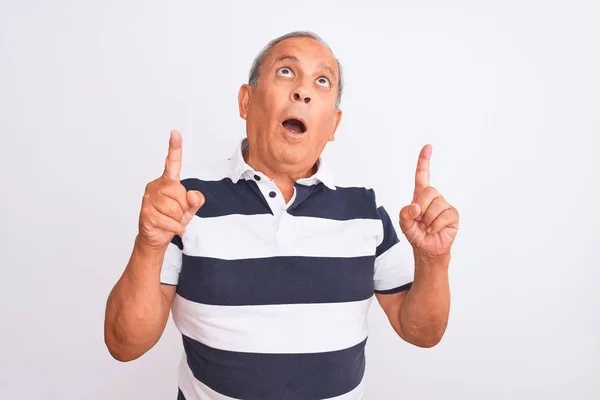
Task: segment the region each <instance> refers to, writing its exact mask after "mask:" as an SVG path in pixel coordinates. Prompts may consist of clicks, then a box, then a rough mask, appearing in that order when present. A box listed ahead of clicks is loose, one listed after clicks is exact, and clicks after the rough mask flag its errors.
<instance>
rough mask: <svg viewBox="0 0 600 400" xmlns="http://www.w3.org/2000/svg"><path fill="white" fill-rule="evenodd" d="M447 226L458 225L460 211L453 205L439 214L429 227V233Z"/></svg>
mask: <svg viewBox="0 0 600 400" xmlns="http://www.w3.org/2000/svg"><path fill="white" fill-rule="evenodd" d="M446 227H458V212H457V211H456V209H455V208H453V207H451V208H449V209H447V210H445V211H444V212H442V213H441V214H440V215H438V217H437V218H436V219H435V220H434V221H433V222H432V223H431V225H430V226H429V229H427V233H430V234H435V233H438V232H439V231H441V230H442V229H444V228H446Z"/></svg>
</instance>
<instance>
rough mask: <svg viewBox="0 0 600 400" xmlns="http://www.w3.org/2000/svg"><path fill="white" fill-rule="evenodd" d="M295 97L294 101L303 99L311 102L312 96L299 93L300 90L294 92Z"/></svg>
mask: <svg viewBox="0 0 600 400" xmlns="http://www.w3.org/2000/svg"><path fill="white" fill-rule="evenodd" d="M293 97H294V101H303V102H305V103H306V104H308V103H310V97H308V96H303V95H300V93H298V92H296V93H294V96H293Z"/></svg>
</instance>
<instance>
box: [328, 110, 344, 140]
mask: <svg viewBox="0 0 600 400" xmlns="http://www.w3.org/2000/svg"><path fill="white" fill-rule="evenodd" d="M341 121H342V110H340V109H339V108H336V110H335V115H334V117H333V130H332V131H331V136H329V141H330V142H333V141H334V140H335V132H336V131H337V128H338V126H340V122H341Z"/></svg>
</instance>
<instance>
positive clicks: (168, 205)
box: [152, 196, 184, 221]
mask: <svg viewBox="0 0 600 400" xmlns="http://www.w3.org/2000/svg"><path fill="white" fill-rule="evenodd" d="M152 206H153V207H154V209H155V210H156V211H158V212H159V213H161V214H163V215H166V216H167V217H169V218H172V219H174V220H175V221H179V220H181V218H182V217H183V213H184V211H183V210H182V209H181V206H180V205H179V203H178V202H177V201H176V200H174V199H172V198H170V197H166V196H161V197H159V198H153V199H152Z"/></svg>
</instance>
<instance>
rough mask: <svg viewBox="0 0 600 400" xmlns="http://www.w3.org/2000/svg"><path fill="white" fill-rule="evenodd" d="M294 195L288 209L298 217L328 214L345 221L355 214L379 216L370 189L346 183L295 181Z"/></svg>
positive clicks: (368, 217)
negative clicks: (335, 185) (341, 185)
mask: <svg viewBox="0 0 600 400" xmlns="http://www.w3.org/2000/svg"><path fill="white" fill-rule="evenodd" d="M295 187H296V199H295V200H294V203H293V204H292V205H291V206H290V207H289V208H288V213H289V214H291V215H293V216H297V217H317V218H328V219H334V220H338V221H347V220H351V219H357V218H365V219H379V214H378V213H377V203H376V200H375V193H374V192H373V190H372V189H365V188H358V187H348V188H337V189H336V190H332V189H329V188H328V187H327V186H325V185H324V184H322V183H319V184H317V185H312V186H304V185H300V184H296V185H295Z"/></svg>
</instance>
